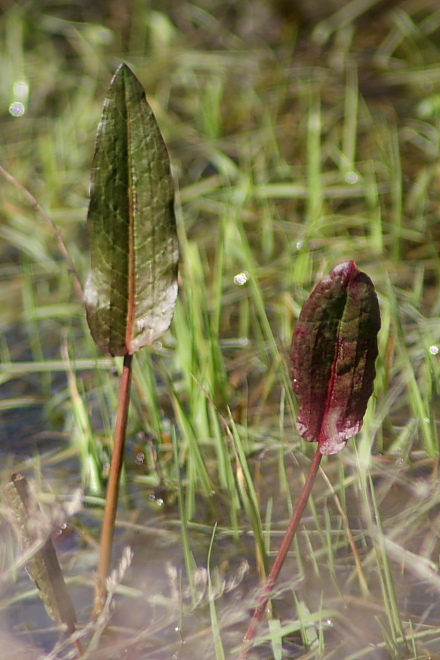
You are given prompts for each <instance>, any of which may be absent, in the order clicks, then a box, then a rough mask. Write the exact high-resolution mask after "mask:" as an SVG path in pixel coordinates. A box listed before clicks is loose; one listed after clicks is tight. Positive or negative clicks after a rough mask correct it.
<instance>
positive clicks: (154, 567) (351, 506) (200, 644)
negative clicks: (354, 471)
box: [0, 456, 440, 660]
mask: <svg viewBox="0 0 440 660" xmlns="http://www.w3.org/2000/svg"><path fill="white" fill-rule="evenodd" d="M381 460H382V459H380V458H378V459H377V461H378V467H379V469H378V471H377V477H376V489H377V493H378V495H380V494H381V493H382V494H384V498H383V499H382V501H381V503H380V508H381V515H382V523H383V525H384V527H385V530H386V531H387V534H388V538H389V539H390V541H391V542H392V544H394V545H390V546H389V547H388V552H389V556H390V558H391V561H390V563H391V567H392V574H393V579H394V587H395V591H396V595H397V600H398V606H399V611H400V614H401V617H402V620H403V621H405V622H407V621H408V620H411V621H412V622H413V627H414V630H416V631H418V632H421V633H426V632H428V631H429V627H430V626H438V623H439V621H440V604H439V598H438V591H439V589H438V584H439V581H438V577H437V575H436V573H435V565H434V564H433V563H432V558H433V557H437V556H438V552H439V544H438V540H437V531H436V529H437V526H436V522H437V516H438V512H437V511H436V510H435V509H434V510H432V511H429V510H428V511H427V514H426V519H425V521H424V523H423V525H422V526H420V527H418V526H417V525H418V524H419V523H417V522H416V521H415V520H414V516H413V512H414V497H415V495H414V489H412V488H411V485H410V484H411V481H410V480H409V479H408V478H407V477H408V475H405V471H403V476H402V478H400V479H395V480H393V481H392V482H390V479H389V478H388V477H386V476H384V472H383V471H382V466H381V465H380V461H381ZM286 461H287V463H288V464H289V462H290V464H289V466H288V473H289V480H290V484H291V491H292V499H293V501H295V500H296V498H297V496H298V492H299V488H300V485H301V483H302V468H306V467H307V463H306V461H304V459H303V460H302V461H301V463H302V468H300V467H299V466H298V465H296V464H295V462H294V461H293V460H291V458H290V457H287V459H286ZM337 461H338V459H335V461H334V463H333V465H332V466H330V464H329V467H328V476H329V477H330V478H331V477H332V476H333V477H334V478H336V470H337ZM43 466H44V459H43ZM254 467H255V465H254ZM347 469H348V468H347ZM260 470H261V478H260V497H261V508H262V511H263V513H264V511H265V510H266V507H267V505H268V502H269V499H270V498H271V497H272V498H273V499H272V503H271V505H272V507H273V508H272V536H271V538H272V541H271V548H272V554H271V556H273V552H274V551H275V549H276V547H277V546H278V545H279V543H280V540H281V536H282V534H281V531H282V530H283V529H284V528H285V526H286V524H287V520H288V517H289V510H288V504H287V500H288V498H287V497H286V494H282V493H280V492H279V478H278V463H277V461H276V460H271V459H270V456H269V457H266V458H265V460H264V463H262V465H261V466H259V471H260ZM43 472H46V474H45V478H46V479H47V483H50V484H51V489H53V490H54V492H58V493H62V494H63V493H64V494H67V493H68V492H69V490H70V492H71V488H70V487H67V486H68V485H69V484H70V485H71V487H72V488H73V487H74V484H75V483H77V471H76V467H75V465H74V464H71V465H70V466H69V469H66V466H65V465H63V466H60V465H58V466H57V465H52V466H50V465H48V466H47V468H46V469H44V468H43ZM429 475H430V466H429V464H424V466H423V467H422V468H421V469H420V470H419V473H418V476H417V478H418V479H419V480H420V483H422V482H423V480H424V479H426V480H427V479H428V477H429ZM132 477H133V475H132ZM387 480H388V481H387ZM390 483H393V485H392V486H390ZM132 494H135V496H136V497H135V499H136V502H137V507H136V508H135V509H130V508H129V507H125V506H123V507H122V508H121V510H120V513H119V521H120V524H119V526H118V533H117V538H116V543H115V549H114V557H115V567H116V566H117V565H118V562H119V561H120V560H121V558H122V557H123V556H124V552H125V549H127V548H130V550H131V552H132V554H133V558H132V561H131V565H130V567H129V568H128V569H127V572H126V574H125V575H124V577H122V580H121V590H120V591H121V592H120V593H118V594H116V596H115V598H114V610H113V612H112V617H111V626H110V627H109V628H108V629H107V630H106V631H105V632H103V634H102V637H101V640H100V644H99V650H96V651H94V652H93V654H92V656H91V657H96V658H106V659H108V660H111V659H112V658H115V659H116V658H121V659H122V658H124V659H126V658H130V659H132V660H142V659H145V660H146V659H147V658H151V659H155V660H162V659H163V660H166V659H167V660H168V659H170V658H176V659H179V660H193V659H194V658H205V659H206V660H210V659H211V658H212V659H213V660H214V658H215V657H216V655H215V649H214V643H213V638H212V630H211V619H210V609H209V602H210V595H209V584H208V578H207V573H206V570H205V569H206V563H207V556H208V548H209V544H210V541H211V535H212V530H213V526H214V522H217V523H218V530H217V534H216V538H215V542H214V548H213V554H212V558H211V569H215V570H213V572H212V580H213V581H214V586H213V587H212V589H213V592H214V598H215V605H216V613H217V618H218V621H219V625H220V627H221V630H222V641H223V645H224V647H225V655H226V658H233V657H235V653H234V649H236V648H237V647H238V646H239V644H240V640H241V638H242V636H243V633H244V632H245V630H246V626H247V624H248V621H249V616H250V614H251V610H252V605H253V603H254V601H255V597H256V593H257V588H258V579H257V568H256V565H255V548H254V542H253V537H252V534H251V533H250V532H249V531H248V530H249V525H248V523H247V521H246V519H245V517H244V516H243V520H242V531H241V534H240V537H239V538H238V539H234V538H233V536H232V535H231V534H230V533H229V532H228V530H227V526H226V524H227V520H226V518H225V514H224V512H223V507H222V506H221V498H220V497H219V496H218V506H217V505H216V502H214V503H213V502H211V503H210V505H209V507H207V506H206V505H205V504H204V503H203V502H202V503H201V506H200V512H199V517H198V520H197V523H198V524H197V525H195V526H194V527H192V528H190V530H189V533H190V543H191V550H192V552H193V555H194V558H195V561H196V565H197V567H198V571H197V572H196V575H195V587H194V589H193V591H191V589H190V588H189V586H188V582H187V579H186V569H185V561H184V554H183V545H182V539H181V531H180V527H179V523H178V512H177V507H176V506H175V504H171V505H170V506H168V508H167V507H166V505H165V504H164V505H159V504H158V503H155V502H154V501H152V500H151V495H152V492H149V491H148V490H145V489H144V487H142V486H132ZM420 498H421V502H422V501H423V492H422V491H421V492H420ZM214 499H215V498H214ZM142 500H143V501H144V502H145V507H141V506H140V503H141V502H142ZM347 501H348V507H347V509H348V511H347V513H348V516H349V523H350V528H351V530H352V532H353V535H354V538H355V541H356V545H357V548H358V551H359V553H360V556H361V558H362V559H363V562H364V570H365V575H366V578H367V582H368V587H369V591H370V592H369V594H363V593H362V591H361V590H360V587H359V583H358V580H357V579H356V578H355V573H354V561H353V554H352V551H351V549H350V547H349V545H348V544H347V542H346V537H345V535H344V532H343V527H344V525H343V521H342V518H341V516H340V514H339V512H338V511H337V509H336V507H335V504H334V500H333V497H332V496H331V494H330V493H329V491H328V487H327V485H326V484H325V483H324V481H323V480H322V479H319V480H318V482H317V483H316V488H315V491H314V507H315V510H316V517H315V516H314V515H312V512H311V509H310V508H308V509H307V510H306V515H305V518H304V521H303V525H302V528H301V530H300V532H299V535H298V542H297V544H296V545H295V546H294V548H293V549H292V552H291V554H290V555H289V558H288V561H287V563H286V565H285V567H284V568H283V572H282V577H281V580H280V592H281V593H280V595H279V597H278V598H277V599H276V601H275V607H276V613H277V615H278V616H279V617H280V618H281V620H282V621H283V622H285V623H286V622H288V621H289V620H292V619H293V620H295V619H296V618H297V614H296V613H297V603H299V604H300V607H301V608H303V611H305V610H304V608H306V609H308V610H309V611H310V612H312V613H313V612H319V611H321V610H323V609H324V610H326V611H328V612H329V614H326V615H325V617H324V618H323V620H322V623H321V626H322V630H321V631H320V630H319V626H316V627H315V626H310V627H309V630H308V633H309V634H310V635H311V636H310V637H309V639H311V640H313V638H314V637H315V638H316V637H317V635H319V634H322V635H323V636H324V638H325V641H326V652H325V655H324V656H323V657H325V658H329V659H330V658H332V659H334V660H347V659H348V658H353V659H354V658H357V657H362V658H367V659H368V660H382V658H383V659H385V658H389V657H390V654H389V651H388V650H387V649H386V648H385V644H384V634H383V630H382V628H383V627H384V626H385V628H387V627H388V623H387V621H388V618H387V614H386V610H385V607H384V595H383V591H382V586H381V576H380V575H379V572H378V569H377V562H376V561H375V558H374V557H375V555H374V550H373V547H374V544H373V542H372V539H371V537H370V536H369V535H368V534H364V530H367V529H368V520H367V519H366V517H365V512H363V510H362V506H363V505H362V499H361V498H360V497H359V494H358V493H357V492H356V488H355V486H353V487H352V488H350V489H349V490H348V491H347ZM406 512H407V514H406ZM100 515H101V514H100V512H99V511H97V510H96V509H94V508H93V507H85V508H84V509H83V510H82V511H80V512H79V513H78V514H77V515H76V516H75V517H74V519H73V520H72V521H71V522H70V524H69V525H68V526H67V528H66V529H64V530H63V532H62V533H61V534H59V535H58V536H57V537H56V538H55V542H56V545H57V549H58V553H59V555H60V558H61V561H62V565H63V569H64V572H65V575H66V577H67V578H68V579H69V578H71V579H73V582H72V585H71V591H72V596H73V599H74V601H75V605H76V608H77V611H78V617H79V620H80V623H81V624H82V625H85V624H87V622H88V619H89V614H90V608H91V602H92V598H93V591H92V585H93V573H94V570H95V568H96V563H97V546H96V539H97V538H98V537H99V519H100ZM406 515H407V519H408V521H409V524H408V528H407V529H405V527H404V526H402V519H404V518H405V516H406ZM328 521H330V523H329V522H328ZM394 523H396V525H397V526H398V527H397V528H398V530H400V531H399V533H397V534H395V533H394V531H393V524H394ZM329 539H330V542H331V543H332V544H333V548H334V550H333V552H332V553H331V554H333V555H334V563H333V564H332V563H331V561H330V559H329V557H330V555H329V552H328V547H327V546H328V543H329ZM15 547H16V542H15V538H14V536H13V535H12V534H11V533H10V531H9V527H8V526H7V524H6V523H5V522H4V523H3V525H2V542H1V558H2V568H3V570H4V569H5V568H7V566H8V565H10V563H11V560H12V556H13V553H14V548H15ZM396 548H397V550H396ZM399 548H404V550H405V552H406V553H409V552H413V553H421V554H423V553H424V555H425V558H426V564H423V562H422V560H418V559H417V555H416V554H414V555H410V554H406V555H405V554H402V552H401V551H400V550H399ZM399 553H400V554H399ZM425 569H426V570H425ZM430 570H431V571H432V573H430ZM430 575H431V578H430ZM382 577H383V576H382ZM31 586H32V585H31V583H30V582H29V579H28V577H27V575H26V574H25V572H24V571H23V570H19V571H18V572H17V575H16V581H15V582H14V581H12V580H8V581H6V582H5V583H4V586H3V594H2V596H3V599H8V598H12V597H13V596H14V595H15V594H17V593H23V592H27V591H28V590H29V589H30V587H31ZM0 627H1V628H0V629H1V630H2V632H1V639H2V644H3V648H4V649H5V654H6V655H4V656H3V655H2V657H5V658H6V657H11V658H12V657H23V658H26V657H37V656H36V654H41V653H42V652H43V653H44V652H45V653H47V654H50V652H51V650H52V648H53V646H54V645H55V644H56V643H57V640H58V639H59V638H58V633H57V631H56V630H55V629H54V627H53V626H52V623H51V621H50V620H49V619H48V617H47V615H46V613H45V611H44V607H43V604H42V602H41V601H40V600H39V598H38V597H37V596H35V595H34V596H32V597H30V598H27V599H25V600H24V601H22V602H20V603H17V604H9V605H7V606H5V607H4V608H3V610H2V616H1V618H0ZM262 630H263V631H264V630H265V626H263V627H262ZM90 637H91V633H89V634H88V635H87V637H86V639H87V640H90ZM425 646H428V647H429V648H430V650H431V652H435V653H439V652H440V642H439V641H434V642H433V641H432V640H430V639H429V638H427V640H426V644H425V642H424V638H423V637H422V639H421V641H420V644H419V647H420V648H419V656H418V657H427V656H424V655H423V653H424V650H423V649H424V648H425ZM285 647H286V648H285V656H284V657H287V658H297V657H298V658H302V657H303V658H306V657H308V658H311V657H318V655H317V651H316V652H314V651H313V648H312V649H311V650H310V651H309V652H307V651H306V650H305V649H304V645H303V643H302V640H301V637H300V635H299V634H298V633H294V634H292V635H291V636H290V637H289V638H288V639H287V640H286V642H285ZM400 650H401V653H402V655H401V657H403V658H410V657H413V655H411V653H412V651H404V650H403V649H400ZM17 653H18V655H17ZM32 653H33V654H34V655H33V656H32ZM27 654H29V656H28V655H27ZM41 657H44V656H41ZM49 657H54V656H49ZM59 657H63V653H61V655H60V656H59ZM253 657H255V658H256V659H260V658H272V657H274V656H273V653H272V650H271V648H270V646H268V645H266V646H264V645H263V646H261V647H260V648H259V649H258V650H256V651H255V654H254V656H253ZM432 657H433V656H432Z"/></svg>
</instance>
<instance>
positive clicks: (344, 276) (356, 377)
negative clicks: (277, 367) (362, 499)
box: [290, 261, 380, 454]
mask: <svg viewBox="0 0 440 660" xmlns="http://www.w3.org/2000/svg"><path fill="white" fill-rule="evenodd" d="M379 329H380V313H379V305H378V301H377V296H376V293H375V290H374V285H373V283H372V281H371V279H370V278H369V277H368V275H366V274H365V273H363V272H362V271H360V270H359V268H358V267H357V266H356V264H355V263H354V262H353V261H350V262H345V263H343V264H340V265H339V266H336V268H334V269H333V270H332V271H331V273H330V274H329V275H328V276H327V277H325V278H324V279H323V280H322V281H321V282H320V283H319V284H318V285H317V286H316V287H315V289H314V290H313V291H312V293H311V295H310V297H309V299H308V300H307V302H306V303H305V304H304V306H303V309H302V311H301V314H300V317H299V319H298V323H297V326H296V329H295V332H294V334H293V338H292V347H291V353H290V361H291V377H292V385H293V390H294V392H295V393H296V394H297V396H298V399H299V403H300V411H299V415H298V419H297V427H298V431H299V433H300V435H301V436H303V437H304V439H305V440H307V441H309V442H314V441H317V442H318V443H319V449H320V451H321V453H322V454H336V453H337V452H339V451H341V449H343V448H344V447H345V444H346V442H347V440H348V439H349V438H351V437H353V436H354V435H356V433H358V432H359V430H360V429H361V427H362V421H363V416H364V414H365V410H366V407H367V403H368V399H369V398H370V396H371V394H372V392H373V385H374V378H375V375H376V369H375V361H376V358H377V354H378V349H377V334H378V332H379Z"/></svg>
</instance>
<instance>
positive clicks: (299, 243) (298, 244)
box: [296, 241, 304, 250]
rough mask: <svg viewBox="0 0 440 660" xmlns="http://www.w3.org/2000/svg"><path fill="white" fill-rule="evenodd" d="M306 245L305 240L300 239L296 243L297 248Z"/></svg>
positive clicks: (299, 248)
mask: <svg viewBox="0 0 440 660" xmlns="http://www.w3.org/2000/svg"><path fill="white" fill-rule="evenodd" d="M303 247H304V241H298V243H297V244H296V249H297V250H301V249H302V248H303Z"/></svg>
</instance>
